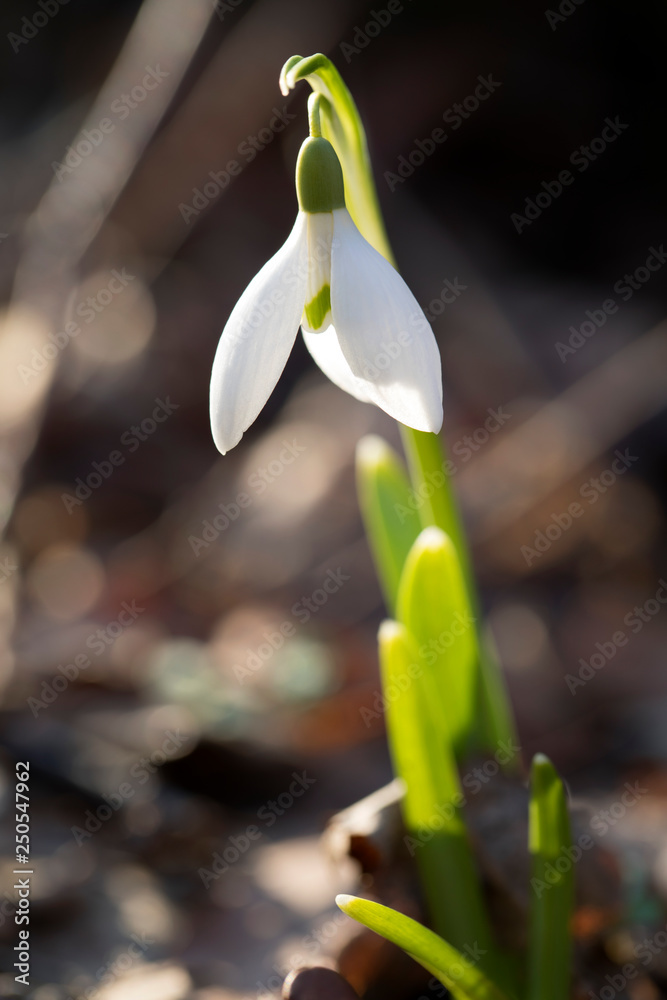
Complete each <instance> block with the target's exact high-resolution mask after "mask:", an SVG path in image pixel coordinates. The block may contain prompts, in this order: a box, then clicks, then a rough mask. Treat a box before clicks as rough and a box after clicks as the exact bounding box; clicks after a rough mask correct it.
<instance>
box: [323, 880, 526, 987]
mask: <svg viewBox="0 0 667 1000" xmlns="http://www.w3.org/2000/svg"><path fill="white" fill-rule="evenodd" d="M336 904H337V905H338V906H339V907H340V909H341V910H342V911H343V913H347V914H348V916H350V917H352V918H353V919H354V920H357V921H359V923H361V924H363V925H364V926H365V927H368V928H370V930H373V931H375V932H376V933H377V934H380V935H381V936H382V937H384V938H386V939H387V940H388V941H391V942H393V944H396V945H398V947H399V948H402V949H403V950H404V951H406V952H407V953H408V954H409V955H410V956H411V957H412V958H414V959H415V961H417V962H419V963H420V964H421V965H423V966H424V968H425V969H427V970H428V971H429V972H431V973H432V974H433V975H435V976H437V977H438V979H439V980H440V982H441V983H443V985H444V986H446V987H447V989H449V990H451V991H452V992H453V993H454V994H455V995H456V996H457V997H461V998H465V1000H508V998H507V996H506V994H505V993H503V992H502V990H501V989H500V988H499V987H498V986H496V984H495V983H494V982H492V980H490V979H488V978H487V977H486V976H485V975H484V973H483V972H482V970H481V969H480V968H479V966H478V965H476V964H475V963H474V962H473V961H471V959H470V958H468V957H466V955H464V954H462V953H461V952H460V951H458V950H457V949H456V948H454V947H453V946H452V945H450V944H449V943H448V942H447V941H445V940H443V939H442V938H441V937H439V936H438V935H437V934H434V932H433V931H430V930H428V928H426V927H424V926H423V925H422V924H420V923H418V921H416V920H412V918H411V917H406V916H405V915H404V914H403V913H399V912H398V911H397V910H392V909H391V908H390V907H388V906H382V904H381V903H374V902H372V901H371V900H367V899H359V898H358V897H356V896H344V895H341V896H337V897H336ZM472 946H473V944H472V942H471V954H472V955H473V956H475V955H476V952H475V951H472Z"/></svg>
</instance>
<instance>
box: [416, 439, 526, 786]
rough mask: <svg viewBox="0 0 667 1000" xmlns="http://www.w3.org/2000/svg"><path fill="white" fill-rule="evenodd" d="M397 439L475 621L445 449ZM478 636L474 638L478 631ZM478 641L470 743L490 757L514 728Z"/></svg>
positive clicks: (491, 657)
mask: <svg viewBox="0 0 667 1000" xmlns="http://www.w3.org/2000/svg"><path fill="white" fill-rule="evenodd" d="M401 437H402V439H403V447H404V449H405V454H406V456H407V460H408V468H409V470H410V479H411V481H412V486H413V489H414V491H415V493H416V494H417V495H418V496H419V497H420V499H421V500H422V501H423V502H422V503H421V504H420V508H419V515H420V518H421V523H422V527H424V528H428V527H430V526H435V527H437V528H441V529H442V531H444V532H445V534H446V535H449V537H450V538H451V540H452V542H453V543H454V546H455V548H456V551H457V553H458V556H459V562H460V565H461V571H462V573H463V578H464V580H465V584H466V589H467V592H468V603H469V604H470V607H471V609H472V612H473V614H475V615H476V614H477V613H478V605H479V598H478V595H477V586H476V583H475V576H474V572H473V566H472V562H471V559H470V550H469V548H468V544H467V542H466V537H465V533H464V530H463V524H462V521H461V514H460V512H459V508H458V504H457V502H456V495H455V492H454V489H453V486H452V482H451V477H452V475H453V474H454V472H455V471H456V468H455V466H454V465H453V463H452V462H450V461H449V460H448V458H447V455H446V452H445V448H444V443H443V441H442V439H441V438H440V437H438V435H436V434H427V433H426V432H424V431H416V430H413V429H412V428H411V427H403V426H401ZM452 470H453V471H452ZM477 631H478V634H479V632H480V629H479V628H478V629H477ZM478 641H479V645H480V651H481V659H480V677H479V684H480V709H481V711H480V713H479V717H478V718H477V720H476V723H475V730H476V736H477V739H476V741H475V742H476V748H477V749H479V750H492V751H493V750H494V749H495V747H496V746H497V745H498V743H501V742H510V743H515V742H516V727H515V725H514V716H513V713H512V707H511V705H510V702H509V698H508V695H507V690H506V687H505V680H504V677H503V675H502V671H501V669H500V664H499V662H498V657H497V656H496V655H495V653H494V651H493V650H492V649H490V648H489V647H488V643H486V642H482V639H481V638H480V639H479V640H478ZM517 763H518V761H517V760H516V759H512V760H511V761H510V763H509V764H508V765H507V766H506V769H507V770H510V771H514V770H516V766H517Z"/></svg>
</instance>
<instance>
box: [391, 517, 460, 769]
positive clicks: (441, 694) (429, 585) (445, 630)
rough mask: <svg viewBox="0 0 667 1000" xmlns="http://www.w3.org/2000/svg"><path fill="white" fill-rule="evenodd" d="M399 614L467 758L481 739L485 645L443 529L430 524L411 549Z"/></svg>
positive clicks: (448, 728) (440, 714) (445, 724)
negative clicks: (482, 654)
mask: <svg viewBox="0 0 667 1000" xmlns="http://www.w3.org/2000/svg"><path fill="white" fill-rule="evenodd" d="M397 617H398V619H399V621H401V622H402V623H403V624H404V625H406V626H407V628H408V630H409V631H410V632H411V633H412V634H413V635H414V637H415V639H416V641H417V644H418V646H419V651H420V657H421V660H422V662H423V663H424V665H425V669H426V670H427V671H428V673H429V674H430V675H432V676H433V678H434V682H435V683H434V689H433V697H434V702H433V711H434V712H435V713H437V714H436V715H435V718H436V719H437V720H439V722H440V724H441V726H442V732H443V734H445V733H446V734H447V735H448V737H449V739H450V741H451V744H452V746H453V747H454V751H455V753H456V756H457V757H458V759H459V760H461V759H462V758H463V757H464V756H465V755H466V753H467V752H468V751H469V750H470V748H471V746H472V745H473V744H474V742H475V736H476V723H477V718H478V714H479V708H478V698H479V680H480V674H479V663H480V650H479V645H478V640H477V628H476V619H475V618H474V616H473V615H472V613H471V609H470V604H469V601H468V592H467V589H466V585H465V580H464V578H463V573H462V572H461V565H460V562H459V558H458V555H457V552H456V549H455V547H454V545H453V543H452V541H451V539H450V538H449V537H448V536H447V535H446V534H445V533H444V531H441V530H440V528H434V527H432V528H426V529H425V530H424V531H422V533H421V534H420V535H419V537H418V539H417V541H416V542H415V544H414V545H413V547H412V549H411V550H410V554H409V555H408V558H407V560H406V563H405V566H404V569H403V574H402V576H401V582H400V586H399V591H398V609H397Z"/></svg>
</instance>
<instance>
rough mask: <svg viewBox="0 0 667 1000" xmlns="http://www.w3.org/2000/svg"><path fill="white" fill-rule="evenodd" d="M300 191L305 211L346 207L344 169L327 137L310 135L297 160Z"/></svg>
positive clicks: (297, 181)
mask: <svg viewBox="0 0 667 1000" xmlns="http://www.w3.org/2000/svg"><path fill="white" fill-rule="evenodd" d="M296 192H297V197H298V199H299V208H300V209H301V211H302V212H311V213H312V214H314V213H316V212H333V211H334V210H335V209H337V208H345V188H344V186H343V171H342V170H341V167H340V163H339V161H338V157H337V156H336V152H335V150H334V148H333V146H332V145H331V143H330V142H329V141H328V140H327V139H321V138H313V137H311V138H309V139H306V141H305V142H304V144H303V145H302V147H301V150H300V152H299V158H298V160H297V162H296Z"/></svg>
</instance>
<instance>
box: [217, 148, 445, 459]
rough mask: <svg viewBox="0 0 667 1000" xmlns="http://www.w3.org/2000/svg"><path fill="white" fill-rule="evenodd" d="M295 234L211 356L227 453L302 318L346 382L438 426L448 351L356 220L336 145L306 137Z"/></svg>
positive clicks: (398, 414) (328, 367) (321, 356)
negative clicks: (444, 351)
mask: <svg viewBox="0 0 667 1000" xmlns="http://www.w3.org/2000/svg"><path fill="white" fill-rule="evenodd" d="M296 180H297V194H298V199H299V212H298V214H297V218H296V222H295V224H294V228H293V229H292V232H291V234H290V235H289V236H288V238H287V240H286V242H285V243H284V245H283V246H282V247H281V248H280V250H278V252H277V253H276V254H275V255H274V256H273V257H272V258H271V260H269V261H268V263H266V264H265V265H264V267H263V268H262V269H261V271H260V272H259V273H258V274H257V275H256V276H255V277H254V278H253V280H252V281H251V282H250V284H249V285H248V287H247V288H246V290H245V292H244V293H243V295H242V296H241V298H240V299H239V301H238V302H237V303H236V306H235V307H234V309H233V310H232V313H231V316H230V317H229V319H228V321H227V324H226V326H225V329H224V330H223V332H222V337H221V338H220V343H219V345H218V349H217V352H216V355H215V360H214V362H213V372H212V375H211V427H212V431H213V438H214V441H215V444H216V446H217V448H218V449H219V451H221V452H222V454H223V455H224V454H225V453H226V452H227V451H229V449H230V448H233V447H234V446H235V445H236V444H238V442H239V441H240V440H241V438H242V436H243V433H244V431H246V430H247V429H248V427H250V425H251V424H252V423H253V422H254V420H255V419H256V417H257V415H258V414H259V413H260V411H261V410H262V408H263V407H264V404H265V403H266V401H267V399H268V398H269V396H270V395H271V393H272V391H273V389H274V387H275V385H276V383H277V381H278V379H279V378H280V374H281V372H282V370H283V368H284V367H285V364H286V363H287V359H288V357H289V354H290V351H291V350H292V346H293V344H294V341H295V339H296V335H297V332H298V329H299V325H301V329H302V333H303V337H304V340H305V342H306V347H307V348H308V350H309V351H310V353H311V355H312V357H313V358H314V360H315V361H316V363H317V364H318V365H319V367H320V368H321V369H322V371H323V372H324V374H325V375H327V376H328V377H329V378H330V379H331V381H332V382H334V383H335V384H336V385H337V386H339V387H340V388H341V389H344V390H345V391H346V392H349V393H350V394H351V395H352V396H355V397H356V398H357V399H360V400H362V401H363V402H368V403H374V404H375V405H377V406H379V407H381V408H382V409H383V410H384V411H385V412H386V413H388V414H390V416H392V417H394V418H395V419H396V420H399V421H401V423H404V424H407V425H408V426H409V427H414V428H415V429H416V430H421V431H433V432H437V431H439V430H440V427H441V425H442V379H441V371H440V354H439V352H438V347H437V344H436V341H435V337H434V336H433V331H432V330H431V328H430V326H429V324H428V321H427V319H426V317H425V316H424V313H423V311H422V309H421V308H420V306H419V304H418V302H417V300H416V299H415V297H414V296H413V294H412V292H411V291H410V290H409V288H408V287H407V285H406V284H405V282H404V281H403V279H402V278H401V277H400V275H399V274H398V272H397V271H396V270H395V269H394V268H393V267H392V265H391V264H390V263H389V262H388V261H387V260H386V259H385V258H384V257H383V256H382V255H381V254H379V253H378V252H377V251H376V250H375V249H374V248H373V247H372V246H371V245H370V243H367V241H366V240H365V239H364V238H363V236H362V235H361V233H360V232H359V231H358V229H357V227H356V226H355V224H354V222H353V221H352V218H351V217H350V215H349V213H348V211H347V209H346V208H345V197H344V190H343V175H342V171H341V167H340V163H339V161H338V157H337V156H336V153H335V151H334V148H333V146H332V145H331V144H330V143H329V142H328V141H327V140H326V139H323V138H321V137H312V136H311V138H308V139H306V141H305V142H304V144H303V146H302V147H301V151H300V153H299V159H298V162H297V171H296Z"/></svg>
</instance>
